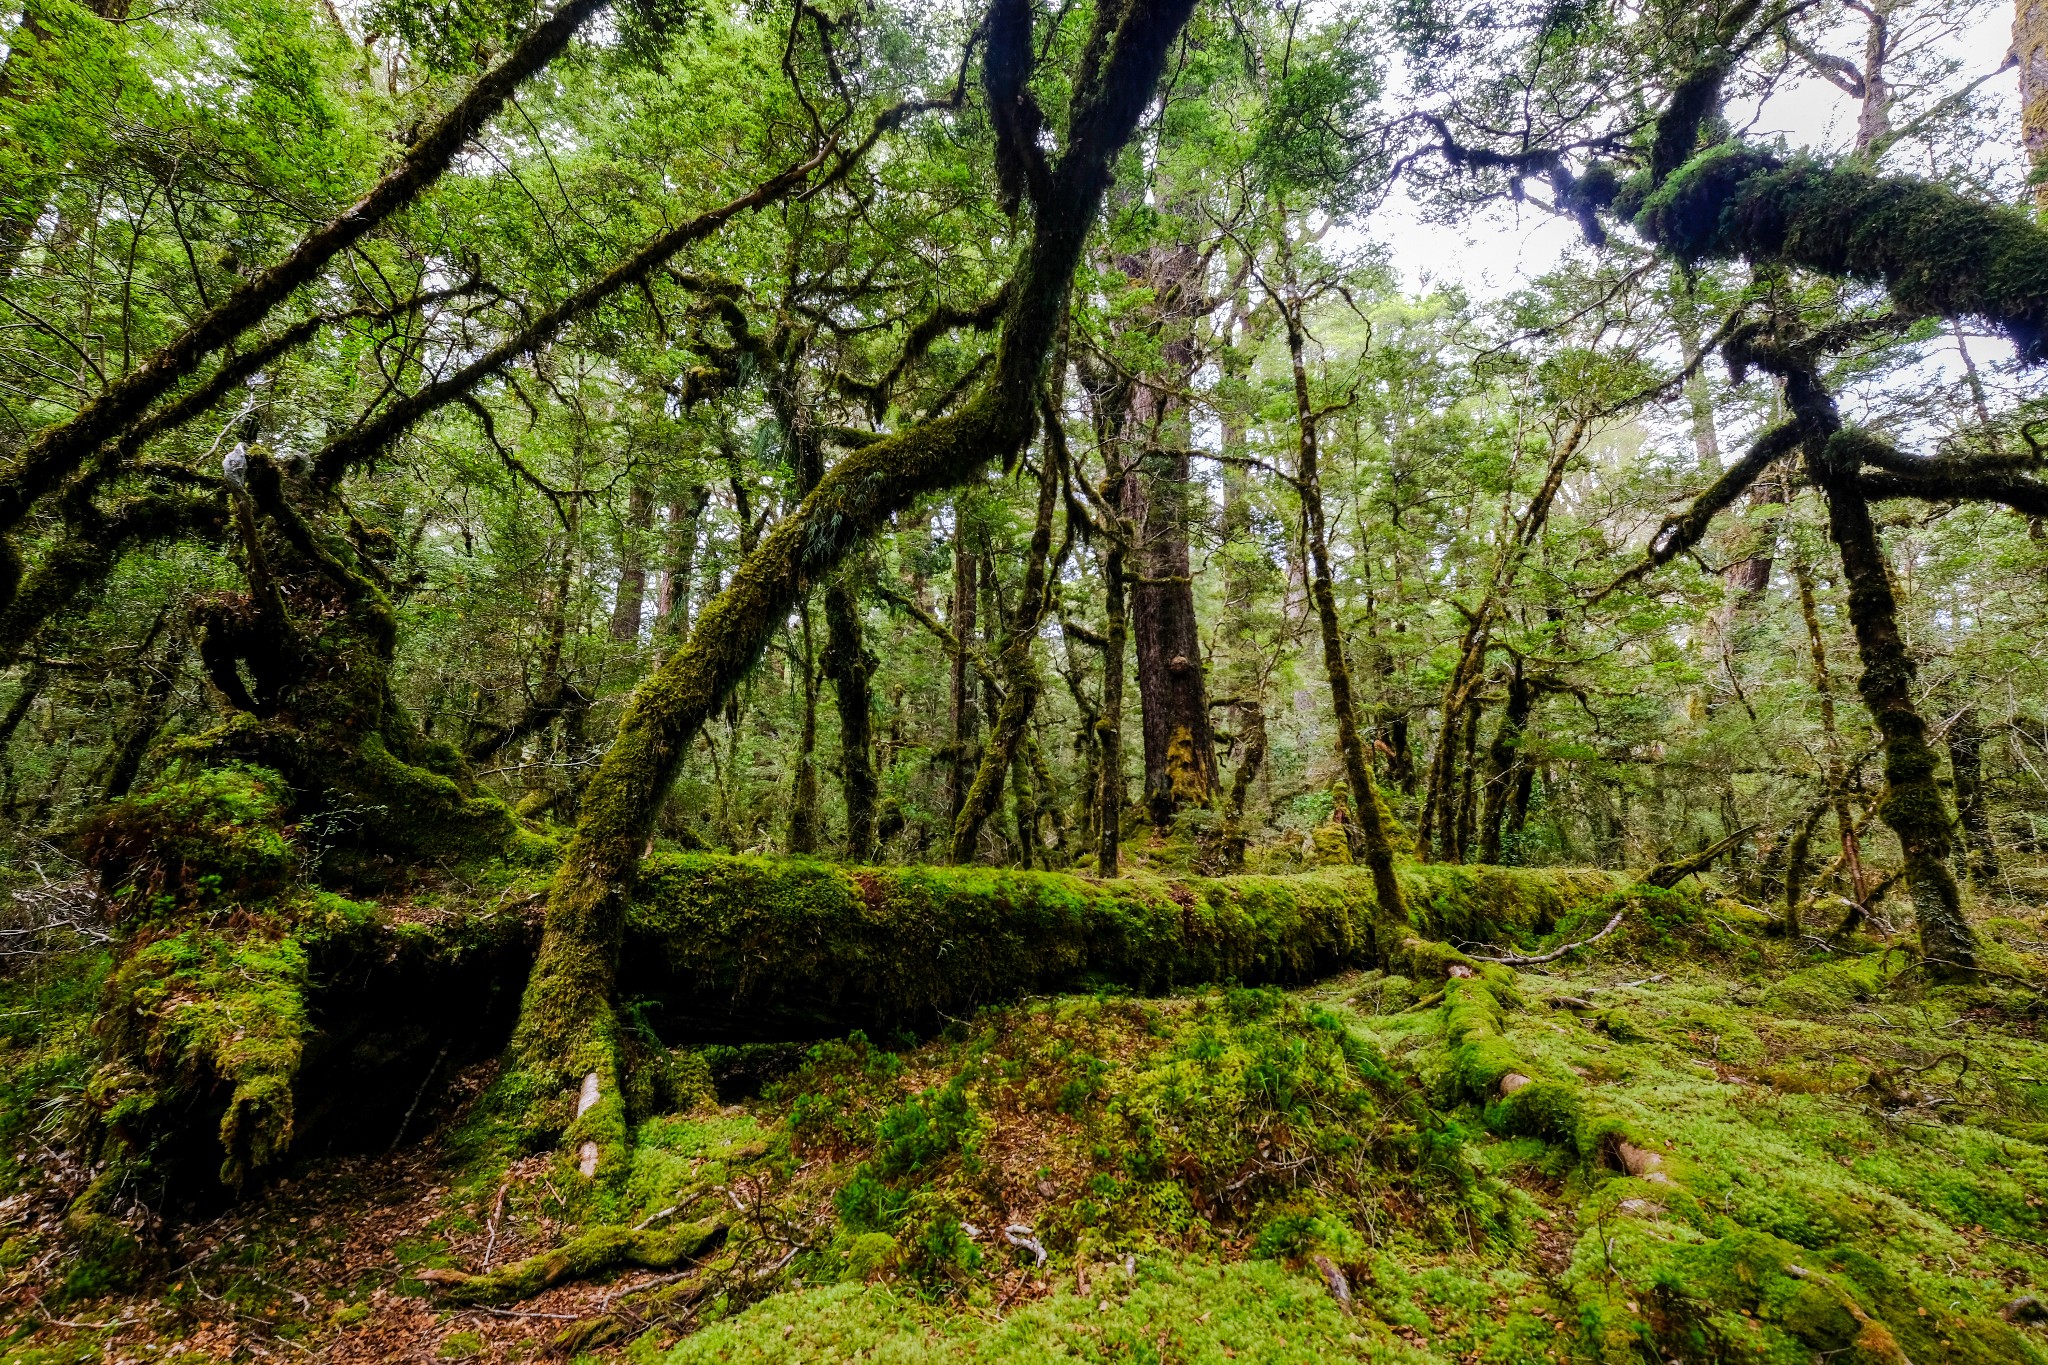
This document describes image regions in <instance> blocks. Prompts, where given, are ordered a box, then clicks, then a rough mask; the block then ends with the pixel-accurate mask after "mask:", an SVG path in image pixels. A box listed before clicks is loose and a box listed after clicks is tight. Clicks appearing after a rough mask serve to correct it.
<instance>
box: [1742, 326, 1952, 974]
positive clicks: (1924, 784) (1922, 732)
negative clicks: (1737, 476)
mask: <svg viewBox="0 0 2048 1365" xmlns="http://www.w3.org/2000/svg"><path fill="white" fill-rule="evenodd" d="M1773 368H1777V369H1778V370H1779V373H1780V374H1781V375H1782V376H1783V378H1784V381H1785V396H1786V399H1787V401H1788V402H1789V403H1790V405H1791V407H1792V410H1793V413H1794V414H1795V417H1796V419H1797V421H1798V422H1799V425H1800V437H1801V442H1802V445H1803V446H1804V449H1805V452H1806V469H1807V474H1808V476H1809V477H1810V478H1811V479H1812V480H1813V481H1814V483H1815V484H1816V485H1818V486H1819V487H1820V489H1821V490H1822V491H1823V492H1824V493H1825V494H1826V495H1827V500H1828V538H1829V539H1830V540H1832V541H1833V542H1834V544H1835V549H1836V551H1837V553H1839V554H1840V555H1841V559H1842V578H1843V581H1844V582H1845V583H1846V584H1847V585H1848V589H1849V623H1850V625H1851V626H1852V627H1854V629H1855V634H1856V649H1857V653H1858V654H1859V655H1860V656H1861V658H1862V661H1863V676H1862V677H1861V678H1859V679H1857V682H1856V689H1857V691H1858V692H1859V693H1861V694H1862V697H1863V704H1864V705H1865V706H1867V707H1868V708H1869V709H1870V715H1871V718H1872V719H1873V720H1874V721H1876V722H1877V730H1878V733H1879V735H1881V736H1882V737H1883V739H1884V758H1885V794H1884V799H1883V801H1882V802H1881V803H1880V804H1879V807H1878V810H1879V813H1880V814H1881V815H1882V816H1883V817H1884V822H1885V823H1886V824H1887V825H1889V826H1891V829H1892V833H1894V834H1896V835H1897V836H1898V839H1899V847H1900V848H1901V850H1902V851H1903V853H1904V856H1905V868H1904V872H1905V879H1906V885H1907V887H1908V888H1909V889H1910V890H1911V891H1912V893H1913V908H1914V912H1915V916H1916V918H1917V920H1918V923H1919V931H1920V951H1921V954H1922V956H1923V957H1925V958H1926V960H1927V962H1928V964H1929V965H1930V966H1931V967H1932V969H1933V970H1934V972H1935V973H1936V974H1937V975H1954V974H1958V973H1967V972H1969V971H1971V970H1974V969H1975V967H1976V965H1977V935H1976V932H1975V931H1974V930H1973V929H1972V928H1971V927H1970V922H1969V920H1968V919H1966V918H1965V917H1964V915H1963V908H1962V894H1961V892H1960V890H1959V889H1958V888H1957V886H1956V879H1955V874H1954V873H1953V872H1952V871H1951V870H1950V868H1949V855H1950V852H1951V847H1952V845H1951V842H1950V835H1949V830H1950V820H1949V813H1948V807H1947V803H1946V802H1945V801H1943V800H1942V796H1941V787H1940V785H1939V783H1938V781H1937V779H1936V773H1937V772H1938V771H1939V769H1940V760H1939V759H1938V758H1937V757H1936V755H1935V752H1934V748H1933V746H1932V745H1930V744H1929V743H1928V742H1927V722H1926V720H1924V719H1923V718H1922V717H1921V715H1920V712H1919V709H1918V708H1917V707H1915V706H1914V704H1913V675H1914V672H1915V667H1914V663H1913V658H1912V655H1911V654H1909V653H1908V652H1907V650H1906V642H1905V638H1904V637H1903V636H1902V635H1901V634H1900V632H1899V619H1898V602H1897V599H1896V598H1895V597H1894V596H1893V595H1892V585H1891V575H1890V574H1889V572H1888V571H1887V569H1886V566H1885V559H1884V547H1883V545H1882V544H1881V543H1880V542H1879V540H1878V534H1877V525H1876V523H1875V522H1874V521H1872V520H1871V516H1870V504H1869V503H1868V502H1867V501H1865V500H1864V495H1863V490H1862V488H1861V487H1860V486H1859V485H1858V482H1857V479H1858V475H1859V473H1860V471H1861V469H1862V465H1863V455H1864V453H1865V451H1866V450H1867V449H1868V448H1869V447H1870V446H1871V445H1874V444H1877V443H1876V442H1875V441H1874V440H1873V438H1871V437H1869V436H1866V435H1864V434H1863V433H1861V432H1858V431H1856V430H1854V429H1851V428H1847V427H1844V426H1843V425H1842V419H1841V416H1840V414H1839V413H1838V412H1837V411H1836V408H1835V402H1834V399H1833V398H1832V397H1831V396H1829V394H1828V392H1827V390H1826V389H1825V388H1824V387H1822V385H1821V382H1820V379H1819V377H1818V376H1817V375H1816V374H1815V373H1814V371H1813V369H1812V368H1811V366H1810V364H1802V363H1786V362H1783V361H1781V362H1780V363H1778V364H1777V365H1774V366H1773Z"/></svg>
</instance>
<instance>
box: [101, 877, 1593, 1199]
mask: <svg viewBox="0 0 2048 1365" xmlns="http://www.w3.org/2000/svg"><path fill="white" fill-rule="evenodd" d="M1400 875H1401V878H1402V883H1403V888H1402V889H1403V892H1404V896H1405V899H1406V901H1407V905H1408V912H1407V916H1406V918H1404V919H1403V920H1401V921H1400V922H1398V923H1396V922H1391V921H1390V919H1389V917H1387V916H1384V915H1382V914H1381V913H1380V911H1379V909H1378V906H1377V902H1376V899H1375V897H1374V894H1373V884H1372V878H1371V876H1370V874H1369V873H1368V872H1366V871H1365V870H1363V869H1350V868H1329V869H1324V870H1320V871H1316V872H1311V873H1305V874H1301V875H1297V876H1237V877H1220V878H1203V877H1154V876H1135V877H1127V878H1117V879H1112V880H1107V881H1103V880H1091V879H1088V878H1083V877H1077V876H1070V875H1066V874H1062V873H1034V872H1013V871H1002V870H996V869H988V868H938V867H841V866H837V865H831V864H825V863H818V862H809V861H800V860H781V859H766V858H734V857H724V856H717V855H709V854H665V855H657V856H655V857H652V858H650V859H648V860H647V863H646V866H645V870H644V872H643V874H642V877H641V880H640V883H639V889H638V893H637V896H636V899H635V902H634V904H633V906H632V910H631V913H630V915H629V920H628V927H627V933H626V943H625V951H624V954H623V962H622V966H621V974H620V989H621V993H622V995H624V996H625V997H626V998H629V999H633V1000H635V1001H636V1002H638V1004H639V1007H640V1008H639V1017H640V1018H641V1019H642V1020H644V1021H645V1022H646V1023H647V1024H648V1025H649V1026H651V1028H652V1029H653V1031H654V1032H655V1033H656V1034H657V1035H658V1041H659V1042H660V1043H661V1044H664V1045H667V1046H670V1047H673V1046H679V1045H685V1044H695V1043H705V1042H733V1041H785V1042H786V1041H809V1040H813V1039H819V1038H826V1037H833V1036H839V1035H843V1034H845V1033H847V1032H849V1031H850V1030H853V1029H864V1030H871V1031H883V1032H885V1033H888V1034H893V1033H898V1032H902V1031H910V1032H922V1031H929V1030H930V1029H932V1028H934V1027H936V1026H938V1025H939V1024H941V1023H943V1022H944V1021H945V1020H947V1019H952V1018H964V1017H967V1016H969V1015H971V1014H972V1013H973V1012H974V1011H975V1010H977V1009H979V1008H981V1007H983V1006H988V1005H997V1004H1003V1003H1007V1002H1010V1001H1014V1000H1016V999H1019V998H1021V997H1024V996H1027V995H1033V994H1051V993H1058V992H1071V991H1088V990H1123V991H1135V992H1139V993H1148V994H1156V993H1160V992H1165V991H1170V990H1175V989H1179V988H1185V987H1191V986H1197V985H1202V984H1206V983H1212V982H1215V983H1226V982H1227V983H1239V984H1245V985H1262V984H1277V985H1299V984H1303V983H1306V982H1309V981H1314V980H1317V979H1320V978H1322V977H1325V976H1328V975H1331V974H1333V973H1336V972H1339V971H1343V970H1346V969H1349V968H1354V967H1369V966H1387V965H1390V964H1393V963H1395V962H1396V961H1405V960H1406V958H1407V957H1408V956H1409V955H1411V953H1412V946H1411V945H1413V944H1415V943H1418V942H1423V941H1436V940H1442V939H1446V938H1458V939H1465V940H1469V939H1472V938H1478V937H1486V938H1491V939H1495V940H1498V941H1504V942H1510V943H1513V942H1529V941H1532V940H1533V939H1535V938H1537V937H1538V936H1541V935H1543V934H1545V933H1547V932H1549V931H1550V930H1551V929H1552V928H1553V927H1554V926H1555V925H1556V924H1557V923H1558V922H1559V921H1560V920H1561V919H1563V918H1565V917H1566V916H1568V915H1569V914H1571V913H1572V912H1574V911H1577V910H1579V909H1581V908H1583V907H1584V906H1586V905H1588V904H1590V903H1591V902H1593V901H1596V900H1598V899H1599V898H1600V897H1602V896H1605V895H1608V894H1611V893H1612V892H1614V891H1615V890H1616V889H1617V887H1619V886H1620V885H1621V884H1622V882H1623V879H1622V878H1621V877H1620V876H1618V875H1616V874H1610V873H1605V872H1597V871H1587V870H1577V869H1511V868H1493V867H1466V866H1445V865H1424V866H1411V867H1407V868H1404V869H1402V870H1401V873H1400ZM537 916H538V903H537V902H534V903H529V904H521V903H518V902H514V903H513V904H512V905H509V906H506V907H504V908H493V909H491V910H487V911H476V912H461V911H444V912H439V913H437V914H435V915H434V916H432V917H430V918H427V919H425V920H422V918H421V916H420V915H419V913H418V912H417V911H416V910H415V911H405V912H403V913H401V912H400V911H399V910H397V909H386V908H383V907H378V906H374V905H365V904H361V903H357V902H347V901H342V900H340V898H338V897H333V896H326V895H322V894H319V893H294V894H293V895H289V896H286V897H282V898H280V899H278V900H276V901H273V902H270V903H268V904H266V905H264V906H261V907H253V906H252V907H250V908H248V909H247V910H246V911H242V912H238V914H237V915H235V916H229V917H220V916H209V917H205V918H203V919H202V918H193V919H188V920H185V921H182V922H181V923H180V924H179V925H178V926H177V927H176V932H175V933H173V934H171V935H170V936H168V937H166V936H165V929H166V928H167V927H168V926H156V927H152V928H151V929H149V930H148V931H147V932H139V933H137V935H136V936H135V938H134V940H133V941H132V943H131V944H130V945H129V946H128V947H126V948H125V949H124V950H123V951H122V952H121V953H120V955H119V956H120V963H119V966H118V968H117V969H116V971H115V972H114V974H113V975H112V976H111V977H110V985H109V991H110V998H109V1000H108V1002H107V1013H108V1017H109V1019H110V1020H111V1021H113V1026H112V1027H110V1028H109V1029H108V1030H107V1037H108V1039H109V1053H108V1056H107V1058H106V1065H105V1066H104V1067H103V1068H102V1069H101V1071H100V1073H99V1075H98V1076H97V1077H96V1078H95V1082H94V1084H92V1085H90V1086H88V1087H87V1092H86V1106H87V1110H88V1115H87V1117H88V1128H89V1129H92V1130H94V1131H96V1132H97V1135H98V1137H99V1139H100V1154H101V1156H102V1157H103V1158H104V1159H108V1160H119V1159H123V1157H124V1155H125V1157H127V1158H135V1157H143V1158H144V1159H145V1160H146V1161H147V1162H148V1164H149V1165H150V1166H151V1167H152V1168H153V1169H154V1170H155V1171H157V1172H158V1173H159V1175H160V1176H161V1177H162V1178H163V1180H164V1183H165V1184H166V1185H173V1184H174V1185H176V1186H177V1187H178V1188H179V1189H180V1192H181V1194H182V1196H183V1199H184V1200H188V1201H196V1202H200V1203H206V1202H217V1201H218V1200H220V1199H222V1198H225V1197H230V1196H232V1194H233V1193H235V1192H236V1191H237V1190H239V1189H240V1188H241V1187H242V1185H243V1184H244V1182H245V1181H248V1180H250V1179H252V1178H254V1179H260V1178H261V1177H262V1176H263V1175H264V1174H266V1173H267V1172H268V1171H271V1170H274V1169H276V1168H277V1167H278V1166H279V1165H280V1164H281V1163H282V1161H283V1160H284V1159H285V1158H286V1156H287V1154H306V1153H309V1152H320V1151H329V1152H331V1151H337V1150H340V1151H350V1150H356V1151H360V1150H372V1151H376V1150H384V1149H386V1148H388V1147H389V1146H391V1145H392V1144H393V1143H394V1141H396V1140H397V1139H398V1138H399V1137H400V1136H411V1137H417V1136H420V1135H422V1134H424V1133H426V1132H428V1131H430V1130H431V1129H432V1127H433V1126H434V1124H435V1122H436V1121H438V1120H440V1119H444V1118H445V1117H447V1115H448V1114H449V1112H451V1109H452V1105H451V1102H450V1096H449V1091H450V1081H451V1080H452V1078H453V1077H454V1076H455V1075H456V1074H457V1073H458V1072H459V1071H460V1070H461V1069H462V1068H463V1067H465V1066H467V1065H469V1064H471V1063H474V1062H477V1061H480V1060H484V1059H486V1058H490V1057H494V1056H496V1055H497V1054H498V1053H500V1052H501V1051H502V1050H503V1048H504V1046H505V1042H506V1039H507V1037H508V1036H509V1033H510V1029H511V1026H512V1023H513V1019H514V1011H515V1010H516V1005H517V1001H518V998H519V993H520V991H521V989H522V987H523V985H524V982H525V978H526V975H527V973H528V971H529V970H530V969H531V967H532V964H533V960H534V954H535V951H536V949H537V945H538V941H539V926H538V923H537ZM173 950H175V951H173ZM287 1005H288V1006H289V1008H286V1007H285V1006H287ZM255 1017H260V1018H261V1019H263V1020H265V1021H267V1022H266V1024H265V1029H266V1032H264V1033H263V1034H262V1035H261V1037H260V1038H258V1037H253V1036H252V1035H250V1034H249V1033H248V1032H247V1030H246V1028H245V1027H243V1021H245V1020H247V1019H249V1018H255ZM650 1041H652V1040H650ZM258 1044H260V1046H259V1045H258ZM650 1102H651V1101H649V1100H648V1099H646V1098H645V1097H641V1099H640V1101H639V1107H641V1108H643V1109H644V1108H646V1107H648V1104H649V1103H650ZM415 1110H417V1114H416V1115H415V1112H414V1111H415ZM209 1167H218V1175H217V1178H214V1179H211V1180H209V1179H204V1178H200V1179H194V1178H193V1177H196V1176H203V1174H204V1173H205V1172H206V1171H207V1170H208V1168H209ZM174 1173H175V1176H174Z"/></svg>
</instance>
